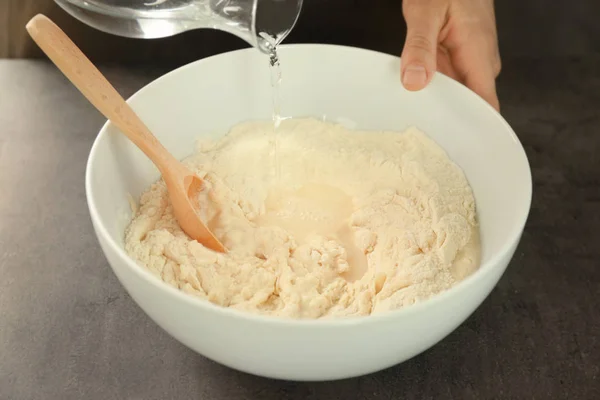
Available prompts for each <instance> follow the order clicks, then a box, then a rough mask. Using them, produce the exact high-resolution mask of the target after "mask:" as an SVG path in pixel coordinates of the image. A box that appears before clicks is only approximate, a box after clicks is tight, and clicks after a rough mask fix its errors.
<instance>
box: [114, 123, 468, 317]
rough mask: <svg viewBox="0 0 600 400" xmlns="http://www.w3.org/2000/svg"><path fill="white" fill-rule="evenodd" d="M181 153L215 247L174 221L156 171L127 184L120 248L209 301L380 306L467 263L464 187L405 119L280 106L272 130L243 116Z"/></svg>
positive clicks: (347, 312)
mask: <svg viewBox="0 0 600 400" xmlns="http://www.w3.org/2000/svg"><path fill="white" fill-rule="evenodd" d="M274 138H276V140H275V141H274ZM274 149H276V151H275V150H274ZM185 163H186V164H187V165H188V166H190V167H191V168H192V169H193V170H194V171H196V172H197V174H198V176H200V177H201V178H203V179H204V180H205V182H206V190H205V191H204V192H203V194H202V195H201V197H202V198H201V200H200V201H201V203H200V204H201V206H202V208H203V213H204V215H203V218H205V219H204V220H205V221H207V223H208V224H209V226H210V227H211V229H212V230H213V231H214V232H215V234H216V236H217V237H218V238H219V239H220V240H221V241H222V242H223V244H224V245H225V246H226V247H227V248H228V249H229V252H228V254H226V255H225V254H218V253H215V252H213V251H210V250H208V249H206V248H204V247H203V246H202V245H200V244H199V243H198V242H196V241H193V240H190V238H189V237H187V236H186V235H185V234H184V233H183V232H182V231H181V229H180V228H179V226H178V224H177V222H176V220H175V218H174V216H173V212H172V208H171V206H170V204H169V201H168V194H167V191H166V187H165V185H164V182H163V181H162V180H161V181H158V182H156V183H155V184H153V185H152V186H151V187H150V188H149V189H148V190H147V191H146V192H145V193H144V194H143V195H142V196H141V199H140V205H139V209H138V210H137V212H136V213H135V216H134V218H133V220H132V221H131V224H130V225H129V227H128V228H127V230H126V232H125V248H126V251H127V252H128V253H129V255H130V256H131V257H133V258H134V259H136V260H137V261H138V262H139V263H140V264H141V265H143V266H145V267H147V268H148V269H149V270H150V271H152V272H153V273H154V274H156V276H158V277H160V278H161V279H162V280H163V281H165V282H166V283H168V284H170V285H172V286H174V287H176V288H179V289H181V290H182V291H184V292H186V293H189V294H191V295H194V296H198V297H200V298H203V299H207V300H209V301H211V302H213V303H215V304H218V305H221V306H223V307H232V308H236V309H239V310H244V311H247V312H252V313H259V314H268V315H274V316H280V317H292V318H322V317H342V316H358V315H368V314H372V313H380V312H384V311H387V310H391V309H397V308H400V307H404V306H407V305H410V304H413V303H415V302H417V301H422V300H425V299H427V298H429V297H431V296H432V295H435V294H436V293H439V292H441V291H443V290H446V289H448V288H450V287H451V286H453V285H454V284H456V283H457V282H459V281H460V280H462V279H464V278H465V277H466V276H467V275H469V274H470V273H472V272H473V271H474V270H476V268H477V266H478V264H479V257H480V246H479V231H478V226H477V221H476V213H475V202H474V198H473V193H472V191H471V188H470V187H469V184H468V182H467V180H466V178H465V176H464V174H463V172H462V170H461V169H460V168H459V167H458V166H457V165H455V164H454V163H453V162H452V161H451V160H450V159H449V158H448V156H447V155H446V153H445V152H444V151H443V150H442V149H441V148H440V147H439V146H438V145H437V144H436V143H435V142H434V141H432V140H431V139H429V138H428V137H427V136H426V135H425V134H424V133H422V132H420V131H419V130H417V129H416V128H410V129H408V130H407V131H406V132H403V133H398V132H379V131H378V132H375V131H373V132H366V131H350V130H348V129H346V128H344V127H343V126H341V125H336V124H332V123H327V122H323V121H318V120H315V119H290V120H285V121H283V123H282V124H281V126H280V127H279V128H278V130H277V134H276V135H274V133H273V124H272V122H270V121H265V122H247V123H243V124H240V125H238V126H236V127H234V128H233V129H232V130H231V131H230V132H229V133H228V134H227V135H226V136H225V137H223V138H221V139H220V140H216V141H204V140H203V141H201V142H200V143H199V145H198V151H197V152H196V154H194V155H193V156H191V157H190V158H189V159H187V160H185ZM276 167H278V168H276Z"/></svg>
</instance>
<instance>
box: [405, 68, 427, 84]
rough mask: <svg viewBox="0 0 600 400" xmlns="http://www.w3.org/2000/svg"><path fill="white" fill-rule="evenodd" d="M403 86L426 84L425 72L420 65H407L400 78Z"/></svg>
mask: <svg viewBox="0 0 600 400" xmlns="http://www.w3.org/2000/svg"><path fill="white" fill-rule="evenodd" d="M402 83H404V86H425V83H427V71H425V67H423V66H421V65H409V66H408V67H406V69H405V70H404V76H403V77H402Z"/></svg>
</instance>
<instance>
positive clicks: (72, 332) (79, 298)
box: [0, 56, 600, 400]
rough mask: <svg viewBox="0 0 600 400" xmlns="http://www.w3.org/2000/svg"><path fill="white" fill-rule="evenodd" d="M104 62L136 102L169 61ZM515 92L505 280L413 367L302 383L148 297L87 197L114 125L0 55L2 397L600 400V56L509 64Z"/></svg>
mask: <svg viewBox="0 0 600 400" xmlns="http://www.w3.org/2000/svg"><path fill="white" fill-rule="evenodd" d="M105 72H106V73H107V75H108V76H109V79H111V80H112V81H113V82H114V84H115V86H117V87H118V88H119V89H120V90H121V91H122V93H123V94H125V95H129V94H131V93H133V91H134V90H136V89H137V88H139V87H141V86H142V85H144V84H145V83H147V82H148V81H149V80H151V79H152V78H154V77H156V76H158V74H159V72H160V71H157V70H154V71H152V70H135V71H134V70H123V69H108V70H106V69H105ZM499 92H500V97H501V101H502V106H503V113H504V114H505V116H506V118H507V119H508V120H509V122H510V123H511V124H512V125H513V127H514V129H515V130H516V132H517V133H518V135H519V137H520V138H521V140H522V142H523V144H524V146H525V148H526V150H527V154H528V156H529V158H530V163H531V166H532V169H533V179H534V185H535V187H534V200H533V208H532V211H531V216H530V220H529V222H528V224H527V227H526V230H525V233H524V235H523V240H522V242H521V245H520V247H519V249H518V250H517V253H516V255H515V258H514V260H513V262H512V263H511V265H510V266H509V268H508V270H507V272H506V274H505V276H504V277H503V279H502V280H501V282H500V283H499V285H498V287H497V288H496V289H495V290H494V291H493V292H492V294H491V295H490V297H489V298H488V299H487V300H486V301H485V302H484V303H483V305H482V306H481V307H480V308H479V309H478V310H477V311H476V312H475V314H474V315H473V316H472V317H471V318H470V319H469V320H467V322H466V323H465V324H463V325H462V326H460V327H459V328H458V329H457V330H456V331H455V332H454V333H452V334H451V335H450V336H449V337H448V338H447V339H445V340H444V341H442V342H441V343H439V344H438V345H436V346H435V347H433V348H432V349H430V350H429V351H427V352H426V353H424V354H422V355H420V356H417V357H416V358H414V359H412V360H410V361H408V362H406V363H404V364H402V365H399V366H396V367H394V368H391V369H388V370H386V371H383V372H380V373H377V374H374V375H371V376H366V377H362V378H358V379H352V380H347V381H340V382H331V383H318V384H311V383H290V382H280V381H271V380H267V379H261V378H257V377H253V376H249V375H245V374H242V373H238V372H236V371H232V370H230V369H227V368H225V367H222V366H220V365H217V364H215V363H213V362H211V361H208V360H206V359H204V358H203V357H201V356H199V355H197V354H195V353H193V352H192V351H190V350H188V349H187V348H185V347H183V346H182V345H180V344H179V343H177V342H176V341H175V340H174V339H172V338H171V337H169V336H168V335H167V334H166V333H164V332H163V331H162V330H161V329H160V328H158V327H157V326H156V325H155V324H154V323H153V322H152V321H150V319H149V318H147V317H146V316H145V314H144V313H143V312H142V311H141V310H140V309H139V308H138V307H137V306H136V305H135V304H134V303H133V301H132V300H131V299H130V298H129V297H128V295H127V294H126V293H125V292H124V290H123V289H122V288H121V286H120V284H119V283H118V281H117V279H116V278H115V276H114V275H113V273H112V272H111V271H110V268H109V266H108V265H107V263H106V261H105V259H104V257H103V255H102V252H101V250H100V248H99V246H98V244H97V242H96V239H95V237H94V234H93V231H92V226H91V222H90V220H89V216H88V212H87V206H86V201H85V194H84V185H83V183H84V168H85V162H86V158H87V155H88V151H89V149H90V146H91V143H92V141H93V139H94V136H95V133H96V132H97V131H98V129H99V128H100V126H101V124H102V123H103V118H102V117H101V116H100V115H99V114H98V113H97V112H96V111H95V110H94V109H92V107H91V106H90V105H89V104H88V103H87V102H86V101H84V100H83V98H82V97H81V96H80V94H79V93H78V92H77V91H76V89H74V88H73V87H72V86H71V85H70V84H69V83H68V82H67V81H66V79H65V78H63V77H62V76H61V75H60V74H59V73H58V71H57V70H56V69H55V68H54V67H53V66H51V65H49V64H47V63H44V62H32V61H0V188H1V189H2V194H1V195H0V399H2V400H5V399H6V400H37V399H40V400H54V399H56V400H70V399H92V400H95V399H97V400H111V399H144V400H150V399H171V398H172V399H214V400H219V399H228V400H229V399H231V400H237V399H267V400H269V399H272V400H285V399H299V400H300V399H301V400H309V399H315V400H316V399H340V400H348V399H419V400H421V399H453V398H454V399H461V400H462V399H465V400H466V399H543V400H545V399H596V398H600V350H599V349H600V339H599V337H600V335H599V332H600V311H599V310H600V245H599V243H600V232H599V227H600V160H599V159H598V158H597V157H598V154H600V113H599V112H598V110H599V109H600V58H598V57H592V56H590V57H587V58H580V59H565V58H548V59H539V60H531V59H530V60H523V59H522V60H518V59H517V60H505V69H504V72H503V75H502V77H501V79H500V82H499Z"/></svg>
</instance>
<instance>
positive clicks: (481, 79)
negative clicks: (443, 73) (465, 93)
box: [449, 39, 500, 111]
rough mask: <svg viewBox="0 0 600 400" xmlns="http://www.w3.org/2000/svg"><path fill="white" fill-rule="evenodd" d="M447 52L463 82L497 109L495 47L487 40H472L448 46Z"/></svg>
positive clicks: (498, 108) (498, 106)
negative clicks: (458, 45) (465, 44)
mask: <svg viewBox="0 0 600 400" xmlns="http://www.w3.org/2000/svg"><path fill="white" fill-rule="evenodd" d="M449 54H450V58H451V60H452V62H453V65H454V67H455V69H456V70H457V72H458V73H459V75H461V76H462V77H463V80H464V84H465V85H466V86H467V87H468V88H469V89H471V90H472V91H474V92H475V93H477V94H478V95H479V96H480V97H481V98H483V99H484V100H485V101H487V102H488V103H489V104H491V105H492V107H494V108H495V109H496V110H498V111H499V110H500V102H499V101H498V94H497V93H496V76H497V75H498V66H497V63H496V60H497V57H496V51H495V47H493V46H492V45H491V44H490V43H489V41H487V40H484V39H481V40H474V41H472V42H471V43H470V44H469V45H468V46H466V47H465V46H463V47H456V48H452V47H451V48H449Z"/></svg>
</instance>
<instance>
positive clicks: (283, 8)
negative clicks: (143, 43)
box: [55, 0, 302, 54]
mask: <svg viewBox="0 0 600 400" xmlns="http://www.w3.org/2000/svg"><path fill="white" fill-rule="evenodd" d="M55 1H56V3H57V4H58V5H59V6H61V7H62V8H63V9H64V10H65V11H67V12H68V13H69V14H71V15H72V16H73V17H75V18H77V19H79V20H80V21H82V22H83V23H85V24H88V25H90V26H92V27H94V28H96V29H98V30H101V31H104V32H107V33H112V34H115V35H119V36H125V37H132V38H145V39H151V38H160V37H166V36H173V35H176V34H178V33H181V32H185V31H188V30H192V29H200V28H212V29H218V30H222V31H226V32H229V33H232V34H234V35H236V36H238V37H240V38H241V39H243V40H245V41H246V42H248V43H249V44H250V45H252V46H254V47H256V48H258V49H259V50H261V51H262V52H264V53H267V54H270V53H272V52H273V50H274V48H275V46H277V45H278V44H279V43H281V41H282V40H283V39H285V37H286V36H287V34H288V33H289V32H290V31H291V30H292V28H293V27H294V25H295V24H296V20H297V19H298V15H299V14H300V9H301V8H302V0H55Z"/></svg>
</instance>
